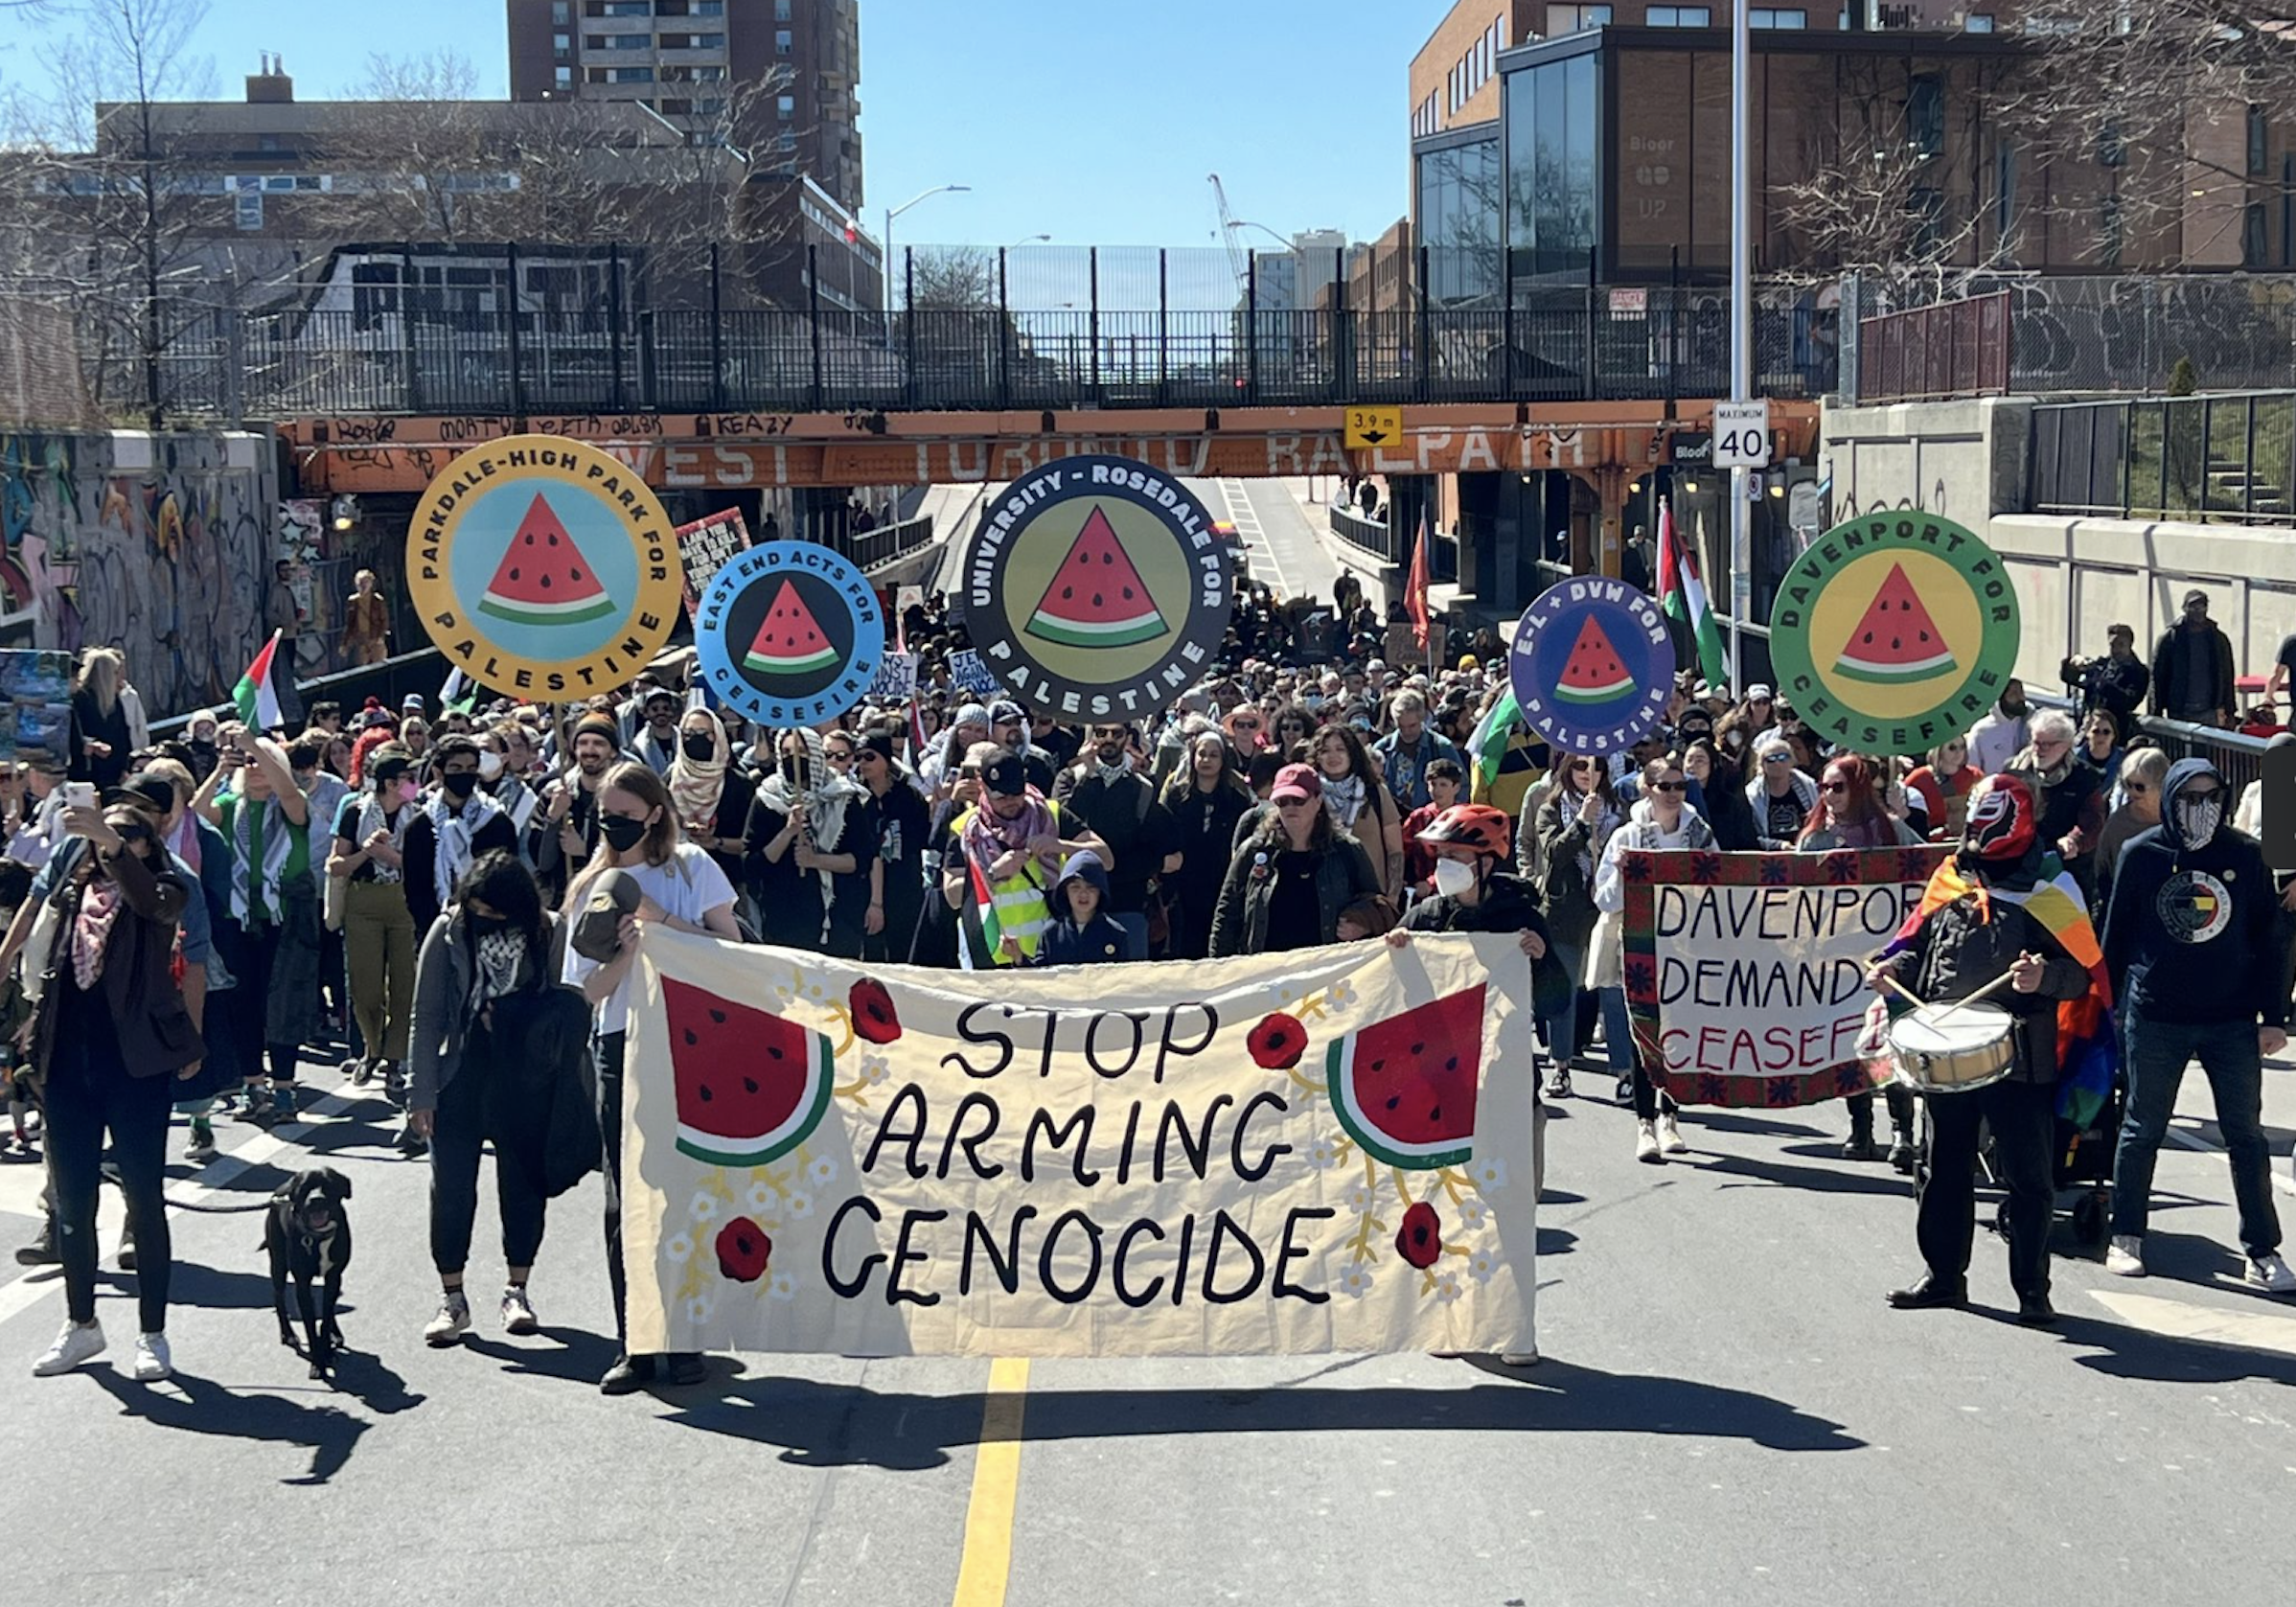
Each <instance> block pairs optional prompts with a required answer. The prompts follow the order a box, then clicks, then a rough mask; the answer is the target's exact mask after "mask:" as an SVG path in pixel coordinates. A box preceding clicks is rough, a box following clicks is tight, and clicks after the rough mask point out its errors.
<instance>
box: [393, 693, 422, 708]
mask: <svg viewBox="0 0 2296 1607" xmlns="http://www.w3.org/2000/svg"><path fill="white" fill-rule="evenodd" d="M399 706H400V707H401V708H402V709H413V710H415V711H416V712H417V713H420V712H422V709H423V706H424V705H423V694H422V693H420V692H409V693H408V694H407V695H406V696H405V697H403V698H402V699H400V700H399Z"/></svg>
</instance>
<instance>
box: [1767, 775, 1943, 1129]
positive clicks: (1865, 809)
mask: <svg viewBox="0 0 2296 1607" xmlns="http://www.w3.org/2000/svg"><path fill="white" fill-rule="evenodd" d="M1878 774H1879V771H1878V770H1877V769H1876V768H1875V766H1874V765H1873V763H1872V761H1871V760H1869V759H1867V758H1866V757H1865V756H1864V755H1863V754H1857V753H1845V754H1843V755H1842V756H1841V757H1840V758H1838V759H1835V760H1833V761H1832V762H1831V763H1829V764H1828V765H1827V766H1826V767H1825V776H1824V778H1823V779H1822V780H1821V781H1820V782H1819V785H1818V807H1817V808H1816V809H1814V810H1812V811H1811V812H1810V817H1809V823H1808V824H1807V825H1805V826H1803V827H1802V836H1801V837H1800V838H1797V839H1796V840H1795V843H1794V847H1795V850H1796V851H1797V852H1799V853H1803V854H1830V853H1833V852H1835V851H1836V850H1837V849H1843V848H1897V847H1909V848H1910V847H1915V846H1917V845H1918V844H1919V843H1920V841H1921V835H1920V834H1919V833H1918V832H1917V831H1915V830H1914V829H1913V827H1911V826H1909V825H1907V824H1906V823H1905V822H1904V821H1902V820H1898V819H1894V818H1893V817H1892V816H1891V815H1890V812H1889V811H1888V810H1887V809H1885V808H1883V807H1882V802H1881V794H1880V791H1879V788H1878V786H1877V784H1876V777H1877V776H1878ZM1888 1098H1889V1102H1890V1127H1891V1139H1890V1164H1891V1165H1893V1166H1894V1167H1896V1168H1897V1170H1898V1171H1900V1172H1908V1173H1910V1172H1912V1171H1913V1169H1914V1155H1915V1144H1914V1096H1913V1095H1912V1093H1910V1092H1909V1091H1908V1090H1904V1089H1901V1088H1895V1087H1893V1088H1891V1089H1890V1090H1888ZM1846 1103H1847V1104H1848V1107H1849V1137H1848V1140H1847V1141H1846V1142H1845V1143H1844V1144H1843V1145H1842V1159H1845V1160H1879V1159H1881V1149H1880V1146H1878V1145H1876V1144H1875V1143H1874V1142H1873V1095H1872V1094H1871V1093H1853V1094H1851V1095H1850V1096H1849V1097H1848V1100H1847V1101H1846Z"/></svg>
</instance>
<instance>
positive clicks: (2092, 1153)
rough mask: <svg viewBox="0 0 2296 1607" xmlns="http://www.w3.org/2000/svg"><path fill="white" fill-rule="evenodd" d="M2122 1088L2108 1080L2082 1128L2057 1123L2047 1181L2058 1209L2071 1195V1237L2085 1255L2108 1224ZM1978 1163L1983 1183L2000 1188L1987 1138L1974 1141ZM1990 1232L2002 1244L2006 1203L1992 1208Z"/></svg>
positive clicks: (2060, 1119)
mask: <svg viewBox="0 0 2296 1607" xmlns="http://www.w3.org/2000/svg"><path fill="white" fill-rule="evenodd" d="M2123 1083H2124V1079H2123V1078H2122V1077H2120V1076H2115V1077H2114V1078H2113V1084H2112V1089H2111V1090H2110V1091H2109V1092H2108V1093H2107V1094H2106V1095H2105V1099H2104V1103H2103V1105H2102V1107H2101V1109H2100V1110H2099V1111H2098V1112H2097V1114H2096V1116H2095V1117H2094V1118H2093V1119H2092V1120H2091V1121H2090V1122H2089V1123H2088V1124H2087V1125H2086V1126H2077V1125H2076V1124H2074V1123H2073V1122H2070V1121H2068V1120H2066V1119H2065V1118H2064V1117H2063V1116H2062V1115H2059V1116H2058V1117H2057V1118H2056V1147H2055V1153H2054V1156H2053V1158H2052V1160H2053V1163H2052V1166H2051V1181H2052V1182H2055V1185H2056V1192H2057V1196H2058V1199H2059V1202H2060V1204H2061V1202H2062V1200H2063V1197H2064V1196H2065V1195H2066V1194H2068V1193H2070V1194H2071V1195H2072V1196H2073V1205H2072V1210H2071V1218H2072V1223H2073V1235H2074V1237H2075V1238H2076V1239H2077V1240H2078V1241H2079V1243H2080V1244H2081V1246H2082V1247H2083V1248H2084V1249H2088V1250H2096V1249H2098V1248H2099V1247H2100V1246H2101V1245H2102V1244H2103V1243H2104V1240H2105V1235H2106V1233H2107V1231H2108V1230H2109V1228H2110V1226H2111V1223H2112V1205H2113V1147H2114V1145H2115V1143H2116V1142H2117V1141H2118V1140H2119V1138H2120V1136H2121V1107H2122V1104H2123V1101H2124V1097H2125V1090H2124V1087H2123ZM1977 1164H1978V1170H1979V1173H1980V1175H1981V1176H1982V1177H1983V1178H1984V1179H1985V1181H1986V1182H1988V1183H1991V1184H1995V1185H1998V1184H1999V1183H2000V1182H2001V1179H2000V1177H1999V1175H1998V1174H1997V1173H1996V1172H1995V1170H1994V1167H1993V1137H1992V1135H1991V1134H1989V1133H1988V1134H1986V1136H1984V1137H1983V1138H1982V1139H1981V1140H1980V1141H1979V1144H1978V1152H1977ZM1993 1231H1995V1232H1996V1233H1999V1234H2000V1235H2001V1236H2002V1237H2003V1238H2005V1239H2006V1238H2007V1237H2009V1202H2008V1201H2007V1200H2006V1199H2005V1200H2003V1201H2002V1202H2001V1203H2000V1204H1999V1205H1996V1206H1995V1207H1994V1210H1993Z"/></svg>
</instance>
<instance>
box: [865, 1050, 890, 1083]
mask: <svg viewBox="0 0 2296 1607" xmlns="http://www.w3.org/2000/svg"><path fill="white" fill-rule="evenodd" d="M892 1074H893V1068H891V1067H890V1066H888V1065H886V1064H885V1058H884V1056H883V1055H863V1056H861V1081H862V1082H864V1083H867V1084H868V1085H869V1086H870V1087H871V1088H875V1087H876V1086H877V1085H878V1084H879V1083H882V1082H884V1080H885V1079H886V1078H887V1077H889V1076H891V1075H892Z"/></svg>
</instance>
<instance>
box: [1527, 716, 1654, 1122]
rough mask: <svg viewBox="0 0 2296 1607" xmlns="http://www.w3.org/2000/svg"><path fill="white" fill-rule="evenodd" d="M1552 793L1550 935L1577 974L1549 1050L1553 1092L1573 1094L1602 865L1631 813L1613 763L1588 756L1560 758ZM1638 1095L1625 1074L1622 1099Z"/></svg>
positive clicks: (1543, 808)
mask: <svg viewBox="0 0 2296 1607" xmlns="http://www.w3.org/2000/svg"><path fill="white" fill-rule="evenodd" d="M1554 773H1555V780H1554V785H1553V789H1552V791H1550V792H1549V793H1548V794H1547V797H1546V800H1545V801H1544V802H1542V803H1541V804H1540V805H1539V814H1538V841H1539V864H1540V866H1541V867H1542V871H1543V874H1542V876H1541V878H1540V886H1541V896H1542V899H1543V901H1544V904H1545V907H1546V912H1547V934H1548V939H1549V941H1550V943H1551V944H1552V945H1553V948H1554V953H1555V956H1556V958H1557V959H1559V960H1560V961H1561V963H1562V967H1563V970H1564V973H1565V974H1566V975H1567V976H1570V977H1571V979H1572V983H1573V989H1572V995H1571V999H1570V1000H1569V1002H1568V1003H1566V1004H1564V1005H1562V1006H1560V1007H1559V1008H1557V1009H1556V1010H1555V1012H1554V1013H1553V1014H1552V1015H1550V1016H1549V1017H1547V1018H1546V1020H1545V1023H1544V1024H1545V1026H1546V1028H1547V1052H1548V1053H1549V1054H1550V1055H1551V1056H1552V1057H1553V1058H1554V1068H1553V1070H1552V1071H1551V1072H1550V1073H1549V1075H1548V1078H1547V1097H1548V1098H1550V1099H1567V1098H1569V1097H1570V1094H1571V1061H1572V1057H1573V1056H1574V1055H1575V1054H1577V1052H1578V994H1577V985H1576V984H1577V981H1578V978H1579V977H1581V976H1585V975H1586V971H1587V946H1588V945H1589V943H1591V942H1592V941H1593V938H1594V933H1595V923H1596V920H1597V919H1599V918H1600V916H1601V913H1602V912H1601V911H1600V910H1598V909H1596V907H1595V867H1596V865H1599V864H1600V863H1601V862H1602V851H1603V849H1604V847H1605V846H1606V845H1608V843H1609V841H1610V838H1611V834H1612V833H1613V832H1616V831H1617V830H1618V829H1619V823H1620V822H1621V821H1623V820H1624V819H1625V815H1623V814H1622V813H1621V812H1620V811H1619V800H1618V795H1617V794H1616V793H1615V792H1612V790H1611V770H1610V766H1608V765H1607V764H1605V763H1603V762H1602V761H1601V760H1600V759H1596V758H1591V757H1589V756H1588V755H1586V754H1583V753H1581V754H1576V755H1573V756H1572V757H1568V758H1562V759H1558V760H1557V761H1556V763H1555V770H1554ZM1632 1096H1633V1085H1632V1082H1631V1079H1629V1078H1627V1077H1625V1076H1623V1075H1621V1076H1620V1078H1619V1103H1620V1104H1621V1105H1623V1104H1625V1103H1626V1101H1627V1100H1628V1099H1629V1098H1631V1097H1632Z"/></svg>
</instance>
